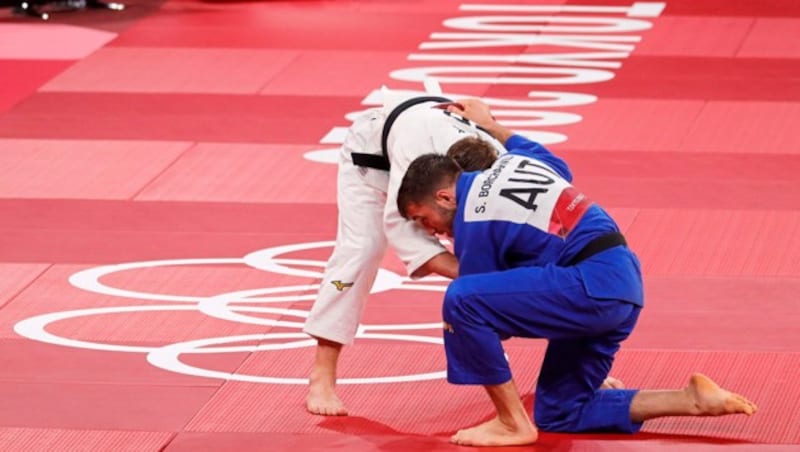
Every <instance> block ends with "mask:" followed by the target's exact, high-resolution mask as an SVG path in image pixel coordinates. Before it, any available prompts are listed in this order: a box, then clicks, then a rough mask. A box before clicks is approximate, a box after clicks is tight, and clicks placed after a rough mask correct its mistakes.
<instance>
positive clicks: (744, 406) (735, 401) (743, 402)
mask: <svg viewBox="0 0 800 452" xmlns="http://www.w3.org/2000/svg"><path fill="white" fill-rule="evenodd" d="M684 391H685V392H686V394H687V395H688V396H689V397H690V398H691V400H692V401H693V402H694V405H695V409H696V410H697V412H696V413H694V414H696V415H698V416H722V415H723V414H737V413H744V414H746V415H748V416H750V415H752V414H753V413H755V412H756V411H757V410H758V407H756V405H755V404H754V403H753V402H751V401H749V400H747V399H746V398H744V397H742V396H740V395H739V394H734V393H732V392H730V391H727V390H725V389H722V388H720V387H719V385H718V384H716V383H714V381H712V380H711V379H710V378H708V377H706V376H705V375H703V374H694V375H692V378H691V379H690V380H689V386H687V387H686V388H685V389H684Z"/></svg>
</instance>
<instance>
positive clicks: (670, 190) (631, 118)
mask: <svg viewBox="0 0 800 452" xmlns="http://www.w3.org/2000/svg"><path fill="white" fill-rule="evenodd" d="M798 40H800V3H797V2H795V1H792V0H775V1H770V2H752V1H746V0H728V1H723V0H708V1H703V2H697V1H692V0H667V1H666V2H622V1H617V0H603V1H599V0H583V1H577V0H576V1H572V0H569V1H563V0H552V1H538V0H529V1H521V0H505V1H499V0H498V1H495V0H485V1H483V2H480V3H469V2H466V1H454V0H423V1H418V2H406V1H399V0H387V1H380V2H374V1H356V0H348V1H336V2H331V1H315V0H307V1H261V2H228V1H212V0H207V1H200V0H170V1H160V0H134V1H132V2H131V3H129V4H128V8H126V9H125V10H124V11H120V12H115V11H104V10H87V11H81V12H62V13H54V14H53V15H52V18H51V20H50V21H49V22H47V23H43V22H39V21H37V20H35V19H32V18H25V17H20V16H15V15H12V14H11V11H10V9H4V10H0V81H1V82H0V219H2V220H0V400H2V401H3V402H2V403H0V450H3V451H55V450H57V451H86V450H98V451H167V452H177V451H229V450H240V451H246V450H248V451H249V450H254V451H256V450H265V451H284V450H287V451H288V450H303V451H306V450H309V451H315V450H319V451H322V450H325V451H328V450H348V451H378V450H380V451H414V450H419V451H449V450H462V449H463V450H469V449H470V448H465V447H459V446H455V445H451V444H449V443H448V439H449V437H450V435H452V434H453V433H454V432H455V431H456V430H458V429H460V428H463V427H466V426H470V425H473V424H475V423H478V422H481V421H483V420H487V419H489V418H490V417H491V416H492V413H493V411H492V407H491V404H490V402H489V400H488V399H487V397H486V396H485V394H484V393H483V392H482V390H481V388H479V387H463V386H453V385H449V384H447V383H446V381H445V379H444V375H445V358H444V353H443V348H442V344H441V317H440V306H441V298H442V294H443V291H444V289H445V287H446V284H447V282H446V281H445V280H444V279H441V278H425V279H422V280H419V281H412V280H410V279H408V278H407V277H405V274H404V270H403V268H402V265H401V264H400V263H399V262H398V260H397V258H396V257H395V256H394V255H393V253H391V252H390V253H388V254H387V256H386V258H385V260H384V262H383V265H382V269H381V271H380V273H379V275H378V279H377V282H376V284H375V286H374V287H373V293H372V295H371V297H370V301H369V304H368V307H367V310H366V313H365V315H364V318H363V321H362V325H361V327H360V328H359V332H358V335H357V338H356V341H355V343H354V345H353V346H350V347H346V348H345V351H344V352H343V355H342V359H341V363H340V367H339V372H340V377H341V380H340V384H339V386H338V393H339V396H340V397H341V398H342V399H343V400H344V401H345V403H346V404H347V406H348V408H349V411H350V415H349V416H347V417H330V418H326V417H320V416H314V415H311V414H308V413H307V412H306V411H305V405H304V399H305V393H306V386H305V385H306V378H307V375H308V372H309V370H310V367H311V363H312V359H313V352H314V343H313V342H312V341H311V340H309V338H308V337H307V336H305V335H303V334H302V332H301V328H302V323H303V321H304V319H305V317H306V316H307V315H308V311H309V309H310V307H311V304H312V302H313V298H314V294H315V291H316V289H317V288H318V284H319V279H320V274H321V271H322V268H323V266H324V264H325V261H326V259H327V257H328V255H329V254H330V252H331V249H332V245H333V240H334V239H335V233H336V214H337V209H336V204H335V202H336V200H335V198H336V190H335V184H336V181H335V178H336V166H335V164H334V162H335V155H336V151H337V149H338V146H339V144H340V143H341V141H342V138H343V136H344V131H345V129H346V127H347V125H348V124H349V122H350V120H349V118H351V117H352V114H353V113H354V112H357V111H360V110H362V109H365V108H368V107H370V106H372V105H376V104H377V103H378V100H377V99H378V98H377V92H378V89H379V88H380V86H381V85H386V86H388V87H389V88H391V89H395V90H398V91H405V92H408V93H414V92H422V78H421V77H422V76H423V75H426V76H432V77H434V78H437V79H438V80H439V82H440V83H441V85H442V87H443V89H444V91H445V94H446V95H449V96H453V97H461V96H480V97H483V98H485V99H487V101H488V102H489V103H490V104H491V105H492V106H493V110H494V111H495V112H496V114H497V116H498V118H499V119H500V120H501V122H505V123H507V124H509V125H510V126H512V127H513V128H515V130H518V131H520V132H522V133H526V134H529V135H530V136H532V137H534V138H536V139H538V140H540V141H542V142H543V143H545V144H547V145H548V146H549V147H550V148H551V149H552V150H554V151H555V152H556V153H557V154H559V155H561V156H563V157H564V158H565V159H566V160H567V161H568V163H569V164H570V167H571V168H572V170H573V173H574V175H575V185H576V186H578V187H580V188H581V189H583V190H584V191H585V192H587V193H588V194H589V195H590V196H591V197H592V198H593V199H594V200H596V201H597V202H599V203H600V204H601V205H603V206H604V207H606V208H607V210H608V211H609V212H610V213H611V214H612V216H613V217H614V218H615V219H616V220H617V222H618V223H619V225H620V228H621V229H622V230H623V232H624V234H625V236H626V237H627V239H628V242H629V243H630V246H631V247H632V249H633V250H634V251H635V252H636V253H637V254H638V256H639V258H640V260H641V261H642V267H643V271H644V277H645V296H646V300H645V309H644V311H643V313H642V316H641V318H640V321H639V325H638V326H637V328H636V330H635V331H634V333H633V335H632V336H631V337H630V338H629V339H628V340H627V341H626V342H625V343H623V347H622V350H621V351H620V352H619V354H618V356H617V360H616V361H615V363H614V367H613V370H612V375H614V376H616V377H617V378H620V379H621V380H623V381H624V382H625V384H626V385H627V386H628V387H637V388H650V389H669V388H679V387H682V386H683V385H685V384H686V382H687V381H688V378H689V376H690V375H691V373H693V372H701V373H704V374H706V375H709V376H710V377H712V378H713V379H715V380H716V381H717V382H718V383H720V385H722V386H723V387H726V388H727V389H730V390H732V391H735V392H739V393H742V394H744V395H746V396H747V397H748V398H750V399H752V400H753V401H754V402H755V403H756V404H757V405H758V406H759V411H758V413H756V414H755V415H753V416H752V417H746V416H727V417H721V418H676V417H672V418H662V419H657V420H652V421H648V422H646V423H645V426H644V428H643V430H642V432H640V433H638V434H635V435H621V434H551V433H541V434H540V438H539V441H538V442H537V443H536V444H535V445H532V446H526V447H510V448H502V450H505V451H513V450H541V451H566V450H575V451H606V450H607V451H620V450H623V451H624V450H631V451H633V450H636V451H639V450H647V451H651V450H652V451H656V450H659V451H661V450H671V449H674V448H680V449H681V450H690V451H714V450H734V451H764V450H767V451H771V450H781V451H782V450H786V451H789V450H797V449H798V447H800V414H798V413H799V412H800V411H798V409H797V407H798V405H800V384H799V383H798V382H797V376H798V373H800V327H798V325H800V310H799V309H798V308H800V302H798V298H797V294H798V293H799V292H800V259H798V257H799V256H800V237H799V236H798V231H800V210H798V206H800V179H798V177H797V174H798V173H800V134H799V133H798V131H797V125H796V124H797V122H798V119H800V76H798V75H799V74H800V48H798V46H797V45H796V43H797V42H798ZM505 347H506V351H507V354H508V356H509V359H510V363H511V367H512V370H513V372H514V376H515V379H516V381H517V385H518V387H519V388H520V390H521V392H522V395H523V398H524V402H525V404H526V406H528V407H531V405H532V401H533V396H532V391H533V388H534V386H535V382H536V377H537V372H538V367H539V364H540V362H541V359H542V355H543V351H544V347H545V343H544V342H543V341H538V340H521V339H512V340H510V341H508V342H506V343H505ZM488 449H489V450H491V448H488Z"/></svg>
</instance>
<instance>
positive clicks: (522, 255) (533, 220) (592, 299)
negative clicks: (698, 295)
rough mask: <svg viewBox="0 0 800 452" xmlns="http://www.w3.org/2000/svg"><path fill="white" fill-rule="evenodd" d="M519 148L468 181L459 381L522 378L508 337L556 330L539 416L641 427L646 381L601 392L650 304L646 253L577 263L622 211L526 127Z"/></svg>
mask: <svg viewBox="0 0 800 452" xmlns="http://www.w3.org/2000/svg"><path fill="white" fill-rule="evenodd" d="M506 148H507V149H509V152H508V154H506V155H504V156H502V157H500V158H499V159H498V160H497V161H496V162H495V164H494V165H493V166H492V167H491V168H490V169H488V170H486V171H483V172H471V173H463V174H462V175H461V176H460V177H459V179H458V181H457V182H456V198H457V203H458V207H457V210H456V214H455V218H454V221H453V238H454V241H455V245H454V251H455V254H456V256H457V257H458V260H459V265H460V270H459V272H460V273H459V277H458V278H456V279H455V280H454V281H453V282H452V283H451V284H450V286H449V287H448V289H447V292H446V294H445V300H444V305H443V319H444V321H445V323H446V325H445V333H444V338H445V339H444V342H445V351H446V354H447V378H448V381H449V382H451V383H454V384H479V385H497V384H501V383H505V382H507V381H509V380H510V379H511V371H510V369H509V365H508V362H507V361H506V359H505V356H504V352H503V347H502V344H501V340H502V339H506V338H508V337H511V336H514V337H528V338H546V339H548V346H547V352H546V355H545V359H544V362H543V364H542V368H541V372H540V375H539V379H538V383H537V387H536V399H535V403H534V420H535V422H536V424H537V425H538V427H539V428H540V429H542V430H545V431H555V432H583V431H616V432H631V433H632V432H636V431H638V430H639V428H641V424H640V423H639V424H637V423H632V422H631V420H630V413H629V410H630V404H631V400H632V399H633V396H634V395H635V394H636V390H627V389H626V390H598V388H599V387H600V384H601V383H602V382H603V380H604V379H605V378H606V377H607V376H608V372H609V370H610V369H611V365H612V363H613V361H614V355H615V353H616V352H617V350H618V349H619V347H620V342H622V341H623V340H624V339H625V338H627V337H628V335H629V334H630V333H631V331H632V330H633V327H634V325H635V324H636V320H637V318H638V316H639V311H640V309H641V307H642V305H643V298H644V296H643V290H642V278H641V271H640V267H639V261H638V260H637V258H636V256H635V255H634V254H633V252H631V251H630V249H628V248H627V247H626V246H614V247H611V248H608V249H605V250H603V251H600V252H598V253H597V254H594V255H593V256H591V257H588V258H587V259H585V260H583V261H581V262H579V263H577V264H574V263H572V262H571V261H573V260H574V258H575V257H576V256H577V255H578V253H579V252H580V251H581V250H582V249H583V248H584V247H586V245H587V244H588V243H589V242H591V241H592V240H594V239H596V238H598V237H600V236H603V235H607V234H609V233H618V232H619V229H618V227H617V225H616V224H615V222H614V220H612V219H611V217H610V216H609V215H608V214H607V213H606V212H605V211H604V210H603V209H602V208H601V207H600V206H598V205H596V204H594V203H592V202H591V201H590V200H589V199H588V198H587V197H586V196H585V195H584V194H583V193H581V192H579V191H578V190H577V189H575V188H574V187H573V186H572V185H571V184H570V182H571V180H572V174H571V173H570V171H569V168H568V167H567V165H566V163H565V162H564V161H563V160H561V159H560V158H558V157H556V156H555V155H553V154H552V153H551V152H550V151H548V150H547V149H546V148H545V147H543V146H541V145H540V144H538V143H535V142H532V141H530V140H528V139H526V138H524V137H522V136H519V135H515V136H513V137H511V138H510V139H509V140H508V141H507V142H506Z"/></svg>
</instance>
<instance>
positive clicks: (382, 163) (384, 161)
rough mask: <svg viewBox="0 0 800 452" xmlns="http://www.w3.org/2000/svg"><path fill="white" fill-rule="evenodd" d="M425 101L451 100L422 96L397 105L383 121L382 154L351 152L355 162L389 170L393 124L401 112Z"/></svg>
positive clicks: (448, 100) (357, 164)
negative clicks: (388, 142) (388, 151)
mask: <svg viewBox="0 0 800 452" xmlns="http://www.w3.org/2000/svg"><path fill="white" fill-rule="evenodd" d="M425 102H451V100H450V99H447V98H446V97H438V96H422V97H414V98H411V99H408V100H406V101H404V102H402V103H400V104H399V105H397V106H396V107H394V109H393V110H392V111H391V112H390V113H389V116H387V117H386V122H384V123H383V132H382V133H381V154H364V153H361V152H351V153H350V155H351V156H352V157H353V164H354V165H356V166H364V167H367V168H375V169H379V170H384V171H389V168H391V164H390V163H389V154H388V153H387V152H386V142H387V141H388V140H389V130H391V128H392V124H393V123H394V121H395V120H396V119H397V117H398V116H400V113H402V112H404V111H406V110H408V109H409V108H411V107H413V106H414V105H419V104H422V103H425Z"/></svg>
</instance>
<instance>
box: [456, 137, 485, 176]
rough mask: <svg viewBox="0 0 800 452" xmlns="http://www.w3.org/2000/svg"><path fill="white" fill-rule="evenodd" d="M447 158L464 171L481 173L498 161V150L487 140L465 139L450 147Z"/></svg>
mask: <svg viewBox="0 0 800 452" xmlns="http://www.w3.org/2000/svg"><path fill="white" fill-rule="evenodd" d="M447 156H448V157H450V158H452V159H453V160H455V161H456V163H458V166H460V167H461V168H462V169H463V170H464V171H481V170H485V169H487V168H489V167H491V166H492V164H493V163H494V161H495V160H497V150H496V149H495V148H494V146H492V145H491V143H489V142H488V141H486V140H482V139H480V138H478V137H473V136H469V137H464V138H462V139H460V140H458V141H456V142H455V143H453V145H452V146H450V149H448V150H447Z"/></svg>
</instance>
